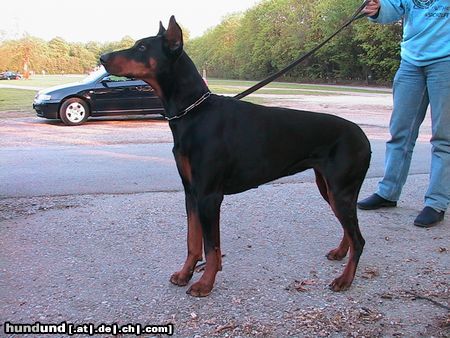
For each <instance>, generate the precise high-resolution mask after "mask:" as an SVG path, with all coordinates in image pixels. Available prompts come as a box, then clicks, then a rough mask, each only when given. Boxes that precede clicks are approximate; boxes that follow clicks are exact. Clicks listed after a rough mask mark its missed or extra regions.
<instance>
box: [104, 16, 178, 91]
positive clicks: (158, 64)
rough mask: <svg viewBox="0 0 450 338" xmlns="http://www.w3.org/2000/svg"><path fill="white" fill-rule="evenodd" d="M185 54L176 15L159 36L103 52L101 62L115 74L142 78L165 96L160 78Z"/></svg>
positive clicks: (162, 27)
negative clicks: (161, 88)
mask: <svg viewBox="0 0 450 338" xmlns="http://www.w3.org/2000/svg"><path fill="white" fill-rule="evenodd" d="M182 53H183V33H182V31H181V28H180V26H179V25H178V23H177V22H176V20H175V17H174V16H172V17H171V18H170V21H169V26H168V28H167V30H166V29H165V28H164V26H163V25H162V23H161V22H160V25H159V32H158V34H157V35H156V36H152V37H148V38H145V39H141V40H139V41H137V42H136V43H135V44H134V46H133V47H131V48H129V49H124V50H119V51H115V52H112V53H107V54H103V55H102V56H101V57H100V62H101V63H102V64H103V66H104V67H105V69H106V70H107V71H108V72H109V73H110V74H113V75H117V76H126V77H130V78H135V79H141V80H144V81H146V82H147V83H149V84H150V85H151V86H152V87H153V88H154V89H155V90H156V92H157V94H158V95H159V96H161V94H162V93H161V90H160V84H159V80H158V79H159V78H160V77H161V74H165V73H167V72H168V70H169V69H170V66H171V64H172V63H173V62H174V61H175V60H177V59H178V58H179V57H180V55H181V54H182Z"/></svg>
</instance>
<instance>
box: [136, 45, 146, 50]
mask: <svg viewBox="0 0 450 338" xmlns="http://www.w3.org/2000/svg"><path fill="white" fill-rule="evenodd" d="M146 49H147V47H145V46H144V45H140V46H138V51H140V52H145V50H146Z"/></svg>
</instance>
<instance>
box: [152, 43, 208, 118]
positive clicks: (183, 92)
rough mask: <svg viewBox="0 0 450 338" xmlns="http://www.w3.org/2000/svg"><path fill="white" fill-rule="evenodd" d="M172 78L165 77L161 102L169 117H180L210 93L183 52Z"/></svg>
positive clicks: (174, 67) (176, 63)
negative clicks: (179, 115) (180, 114)
mask: <svg viewBox="0 0 450 338" xmlns="http://www.w3.org/2000/svg"><path fill="white" fill-rule="evenodd" d="M172 67H173V70H172V72H171V74H172V76H167V74H165V75H163V76H162V78H161V81H160V82H159V83H160V87H161V91H162V93H161V94H162V95H161V97H160V98H161V101H162V103H163V105H164V108H165V110H166V114H167V117H173V116H176V115H178V114H179V113H180V112H182V111H183V110H184V109H186V108H187V107H189V106H190V105H191V104H193V103H194V102H196V101H197V100H198V99H199V98H200V97H201V96H202V95H204V94H205V93H206V92H208V91H209V89H208V86H207V85H206V83H205V81H204V80H203V79H202V77H201V76H200V74H199V73H198V71H197V68H196V67H195V65H194V63H193V62H192V60H191V59H190V58H189V56H188V55H187V54H186V53H185V52H183V53H182V54H181V55H180V57H179V58H178V59H177V60H176V61H175V62H174V63H173V65H172Z"/></svg>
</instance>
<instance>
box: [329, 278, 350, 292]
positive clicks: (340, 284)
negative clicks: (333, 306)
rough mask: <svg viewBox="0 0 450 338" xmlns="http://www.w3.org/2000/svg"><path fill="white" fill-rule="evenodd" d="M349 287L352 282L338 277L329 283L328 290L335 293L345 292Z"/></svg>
mask: <svg viewBox="0 0 450 338" xmlns="http://www.w3.org/2000/svg"><path fill="white" fill-rule="evenodd" d="M350 285H352V280H350V281H349V280H348V278H345V277H344V276H340V277H338V278H336V279H335V280H334V281H333V282H331V284H330V289H331V290H333V291H336V292H339V291H345V290H347V289H348V288H349V287H350Z"/></svg>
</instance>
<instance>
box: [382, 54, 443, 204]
mask: <svg viewBox="0 0 450 338" xmlns="http://www.w3.org/2000/svg"><path fill="white" fill-rule="evenodd" d="M429 104H430V106H431V123H432V137H431V144H432V149H431V152H432V154H431V155H432V156H431V170H430V182H429V186H428V190H427V192H426V194H425V206H429V207H432V208H433V209H435V210H437V211H446V210H447V208H448V205H449V202H450V61H443V62H436V63H433V64H431V65H428V66H424V67H417V66H414V65H412V64H410V63H408V62H406V61H404V60H402V62H401V64H400V68H399V69H398V71H397V74H396V75H395V78H394V106H393V108H394V109H393V111H392V116H391V122H390V132H391V140H390V141H388V142H387V144H386V158H385V174H384V178H383V180H382V181H381V182H380V183H379V184H378V191H377V194H378V195H380V196H381V197H383V198H385V199H387V200H390V201H397V200H398V199H399V197H400V193H401V191H402V187H403V185H404V184H405V182H406V178H407V176H408V171H409V167H410V164H411V157H412V153H413V149H414V145H415V144H416V139H417V136H418V134H419V127H420V125H421V124H422V122H423V120H424V118H425V114H426V111H427V107H428V105H429Z"/></svg>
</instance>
